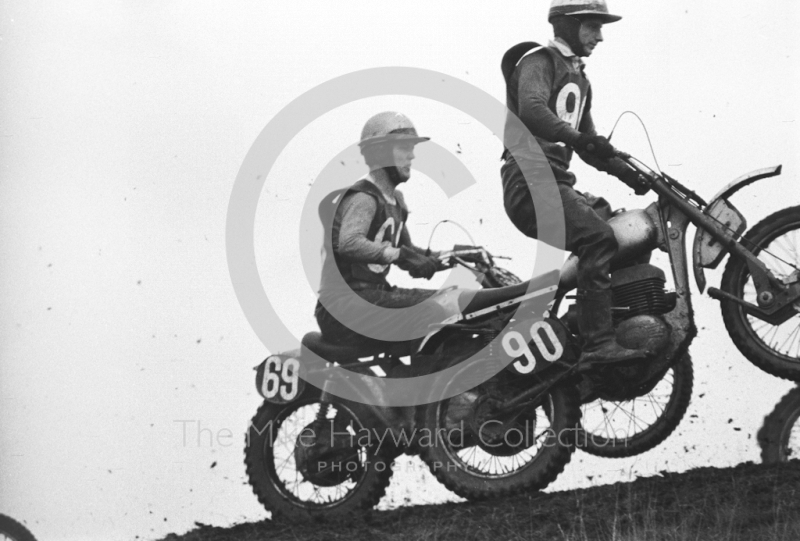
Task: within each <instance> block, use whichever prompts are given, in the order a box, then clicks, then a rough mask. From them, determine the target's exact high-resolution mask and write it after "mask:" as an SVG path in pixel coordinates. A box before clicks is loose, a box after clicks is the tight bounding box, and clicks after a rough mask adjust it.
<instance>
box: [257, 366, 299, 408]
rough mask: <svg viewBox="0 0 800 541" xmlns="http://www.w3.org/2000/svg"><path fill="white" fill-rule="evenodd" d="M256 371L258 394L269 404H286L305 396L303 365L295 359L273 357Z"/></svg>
mask: <svg viewBox="0 0 800 541" xmlns="http://www.w3.org/2000/svg"><path fill="white" fill-rule="evenodd" d="M256 370H257V372H256V388H257V389H258V394H260V395H261V396H263V397H264V398H265V399H266V400H267V402H272V403H274V404H286V403H288V402H291V401H292V400H294V399H295V398H297V397H298V396H300V395H302V394H303V390H304V389H305V386H306V382H305V380H304V379H303V377H302V370H303V365H302V364H301V363H300V361H298V360H297V359H295V358H294V357H285V356H281V355H271V356H269V357H267V359H266V360H265V361H264V362H263V363H261V364H260V365H259V366H258V368H257V369H256Z"/></svg>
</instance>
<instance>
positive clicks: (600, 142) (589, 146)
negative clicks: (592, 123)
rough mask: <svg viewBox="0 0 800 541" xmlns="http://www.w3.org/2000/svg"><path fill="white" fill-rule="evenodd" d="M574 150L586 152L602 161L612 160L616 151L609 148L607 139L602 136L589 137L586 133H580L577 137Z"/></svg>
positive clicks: (609, 144) (611, 147)
mask: <svg viewBox="0 0 800 541" xmlns="http://www.w3.org/2000/svg"><path fill="white" fill-rule="evenodd" d="M575 148H576V149H578V150H580V151H582V152H588V153H589V154H591V155H593V156H596V157H598V158H600V159H603V160H607V159H609V158H613V157H614V153H615V152H616V149H615V148H614V147H613V146H611V143H609V142H608V139H606V138H605V137H603V136H602V135H591V134H588V133H582V134H581V135H580V137H578V140H577V141H576V143H575Z"/></svg>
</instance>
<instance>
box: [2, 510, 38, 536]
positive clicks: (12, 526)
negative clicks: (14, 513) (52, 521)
mask: <svg viewBox="0 0 800 541" xmlns="http://www.w3.org/2000/svg"><path fill="white" fill-rule="evenodd" d="M0 541H36V538H35V537H34V536H33V534H32V533H31V532H30V530H28V529H27V528H26V527H25V526H23V525H22V524H20V523H19V522H17V521H16V520H14V519H13V518H11V517H9V516H7V515H3V514H0Z"/></svg>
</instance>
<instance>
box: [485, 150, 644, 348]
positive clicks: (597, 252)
mask: <svg viewBox="0 0 800 541" xmlns="http://www.w3.org/2000/svg"><path fill="white" fill-rule="evenodd" d="M538 166H539V164H528V165H526V167H528V168H530V170H531V171H533V172H535V170H536V169H535V168H536V167H538ZM548 167H551V171H552V173H553V176H554V177H555V180H556V182H557V184H558V190H559V194H560V195H561V202H562V204H563V208H564V222H565V223H564V227H565V234H566V245H565V248H566V249H567V250H570V251H572V252H574V253H575V254H576V255H578V257H579V258H580V261H579V263H578V272H577V274H578V276H577V279H578V287H579V288H580V290H579V292H578V294H579V296H580V297H582V298H580V299H579V300H578V314H579V317H578V321H579V323H578V326H579V328H580V330H581V335H582V336H583V338H584V340H585V342H586V344H585V346H584V353H583V354H582V356H581V360H582V361H583V362H592V363H594V362H601V363H605V362H629V361H633V360H639V359H643V358H645V356H646V353H645V352H644V351H642V350H630V349H627V348H623V347H622V346H620V345H619V344H617V342H616V337H615V334H614V329H613V322H612V319H611V290H610V287H611V280H610V278H609V271H610V265H611V261H612V259H613V257H614V255H615V254H616V252H617V241H616V238H615V237H614V232H613V230H612V229H611V226H609V225H608V224H607V223H606V220H605V219H603V218H604V216H601V215H602V214H603V213H606V214H608V213H610V211H611V209H610V206H608V204H607V203H606V202H605V200H602V201H599V200H598V199H599V198H592V201H588V200H587V198H586V197H584V196H583V195H581V194H579V193H578V192H576V191H575V190H574V189H573V188H572V184H574V183H575V176H574V175H573V174H572V173H570V172H569V171H566V170H564V169H562V168H560V167H557V166H555V165H553V164H548ZM501 174H502V177H503V202H504V206H505V210H506V214H507V215H508V217H509V218H510V219H511V221H512V223H514V225H515V226H516V227H517V229H519V230H520V231H521V232H522V233H524V234H525V235H526V236H528V237H531V238H534V239H535V238H538V236H539V234H538V233H539V230H541V229H543V228H546V227H550V225H549V224H547V223H544V220H543V219H540V220H537V217H536V213H535V209H534V206H533V200H532V198H531V193H530V190H529V187H528V184H527V183H526V180H525V176H523V174H522V172H521V170H520V166H519V165H518V164H517V163H516V162H515V161H514V159H513V158H507V159H506V162H505V164H503V167H502V168H501ZM528 176H529V177H530V178H535V174H529V175H528ZM534 191H535V190H534ZM541 204H547V202H546V201H542V202H541ZM593 205H594V206H597V207H598V208H597V210H595V209H594V208H593ZM598 211H599V212H600V214H601V215H598ZM541 218H544V217H541ZM605 218H606V219H608V218H610V216H605Z"/></svg>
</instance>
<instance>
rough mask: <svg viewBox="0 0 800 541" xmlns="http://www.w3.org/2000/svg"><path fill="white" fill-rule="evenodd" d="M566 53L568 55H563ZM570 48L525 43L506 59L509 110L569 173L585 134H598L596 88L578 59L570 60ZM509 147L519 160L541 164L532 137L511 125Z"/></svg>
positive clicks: (510, 51)
mask: <svg viewBox="0 0 800 541" xmlns="http://www.w3.org/2000/svg"><path fill="white" fill-rule="evenodd" d="M561 48H564V49H565V50H564V52H562V51H561ZM564 53H570V51H569V50H568V48H566V47H565V46H563V45H561V44H559V43H551V46H550V47H543V46H540V45H538V44H536V43H533V42H526V43H520V44H519V45H516V46H514V47H512V48H511V49H509V51H508V52H507V53H506V55H505V56H504V58H503V65H502V68H503V75H504V77H505V80H506V104H507V106H508V109H509V111H510V112H511V113H513V114H515V115H516V116H517V117H519V118H520V120H522V122H523V123H524V124H525V126H526V127H527V128H528V130H530V132H531V134H533V135H534V136H535V138H536V142H537V143H538V144H539V146H540V147H541V149H542V151H543V152H544V154H545V156H546V157H547V159H548V161H550V162H555V163H556V164H557V165H559V166H561V167H562V168H564V169H567V168H568V167H569V163H570V160H571V159H572V149H570V148H569V147H567V146H565V145H564V144H563V143H569V144H574V142H575V141H576V140H577V138H578V136H579V135H580V133H581V132H584V133H594V131H595V130H594V125H593V123H592V120H591V115H590V114H589V110H590V106H591V86H590V84H589V79H587V78H586V75H585V73H584V71H583V62H582V61H581V60H580V59H579V58H578V57H576V56H574V55H572V56H565V54H564ZM504 142H505V146H506V148H507V149H510V150H514V151H515V154H519V155H522V156H525V157H530V158H535V157H536V156H540V155H541V154H540V153H539V152H538V151H534V150H533V148H535V147H532V142H531V141H530V137H529V136H527V134H524V133H520V130H518V129H515V127H514V125H513V124H512V123H509V122H507V123H506V130H505V137H504Z"/></svg>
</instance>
